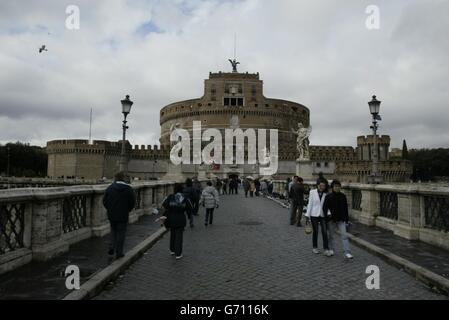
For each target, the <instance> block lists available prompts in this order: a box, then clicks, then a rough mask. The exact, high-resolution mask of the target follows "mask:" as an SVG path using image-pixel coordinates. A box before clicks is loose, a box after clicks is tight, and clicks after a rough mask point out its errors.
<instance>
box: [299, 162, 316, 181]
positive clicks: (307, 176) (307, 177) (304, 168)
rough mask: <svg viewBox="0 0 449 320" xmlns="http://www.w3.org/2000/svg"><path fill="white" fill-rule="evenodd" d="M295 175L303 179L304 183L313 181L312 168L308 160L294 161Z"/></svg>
mask: <svg viewBox="0 0 449 320" xmlns="http://www.w3.org/2000/svg"><path fill="white" fill-rule="evenodd" d="M296 175H297V176H299V177H301V178H303V179H304V181H312V180H313V166H312V161H310V160H298V161H296Z"/></svg>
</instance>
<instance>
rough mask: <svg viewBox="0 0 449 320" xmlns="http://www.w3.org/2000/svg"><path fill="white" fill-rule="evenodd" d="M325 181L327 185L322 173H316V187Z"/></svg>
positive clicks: (327, 182)
mask: <svg viewBox="0 0 449 320" xmlns="http://www.w3.org/2000/svg"><path fill="white" fill-rule="evenodd" d="M322 181H325V182H326V184H327V185H329V181H327V179H326V178H325V177H324V175H323V173H322V172H319V173H318V179H316V185H317V186H318V185H319V184H320V182H322Z"/></svg>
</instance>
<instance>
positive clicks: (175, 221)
mask: <svg viewBox="0 0 449 320" xmlns="http://www.w3.org/2000/svg"><path fill="white" fill-rule="evenodd" d="M162 207H163V208H164V209H165V213H164V216H166V217H167V219H166V220H165V223H164V224H165V227H166V228H184V227H185V226H186V224H187V219H186V214H189V212H190V211H191V210H192V204H191V202H190V200H189V199H188V198H187V197H185V196H184V194H182V193H177V194H171V195H169V196H168V197H167V198H165V200H164V202H163V203H162Z"/></svg>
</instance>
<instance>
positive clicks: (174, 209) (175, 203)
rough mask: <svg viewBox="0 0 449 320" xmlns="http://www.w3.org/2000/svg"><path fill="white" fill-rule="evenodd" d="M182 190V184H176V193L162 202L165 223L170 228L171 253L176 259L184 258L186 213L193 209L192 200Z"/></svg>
mask: <svg viewBox="0 0 449 320" xmlns="http://www.w3.org/2000/svg"><path fill="white" fill-rule="evenodd" d="M182 191H183V187H182V185H181V184H175V190H174V193H173V194H171V195H169V196H168V197H167V198H165V200H164V201H163V203H162V207H163V208H164V209H165V212H164V216H165V217H166V219H165V222H164V225H165V227H166V228H167V229H169V230H170V253H171V255H176V259H181V258H182V242H183V234H184V228H185V226H186V224H187V219H186V215H188V212H190V211H191V210H192V204H191V202H190V200H189V199H188V198H187V197H186V196H185V195H184V193H183V192H182Z"/></svg>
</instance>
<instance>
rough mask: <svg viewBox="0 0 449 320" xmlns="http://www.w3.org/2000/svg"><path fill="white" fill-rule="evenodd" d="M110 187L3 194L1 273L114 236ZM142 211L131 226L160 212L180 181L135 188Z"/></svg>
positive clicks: (0, 196)
mask: <svg viewBox="0 0 449 320" xmlns="http://www.w3.org/2000/svg"><path fill="white" fill-rule="evenodd" d="M107 187H108V185H80V186H70V187H55V188H23V189H10V190H1V191H0V274H1V273H4V272H6V271H9V270H12V269H14V268H17V267H18V266H21V265H23V264H26V263H28V262H30V261H31V260H47V259H51V258H52V257H54V256H56V255H58V254H60V253H63V252H65V251H68V249H69V246H70V245H71V244H73V243H76V242H78V241H81V240H84V239H87V238H90V237H101V236H104V235H105V234H107V233H109V231H110V228H109V223H108V220H107V214H106V210H105V208H104V207H103V201H102V200H103V194H104V192H105V190H106V188H107ZM132 187H133V189H134V190H135V192H136V208H135V210H133V211H132V212H131V214H130V222H134V221H136V220H137V219H138V218H139V217H140V216H141V215H143V214H147V213H150V212H151V211H152V210H153V209H154V208H159V207H160V205H161V203H162V201H163V199H164V198H165V197H166V195H168V194H169V193H170V192H173V187H174V182H171V181H151V182H136V183H133V184H132Z"/></svg>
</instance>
